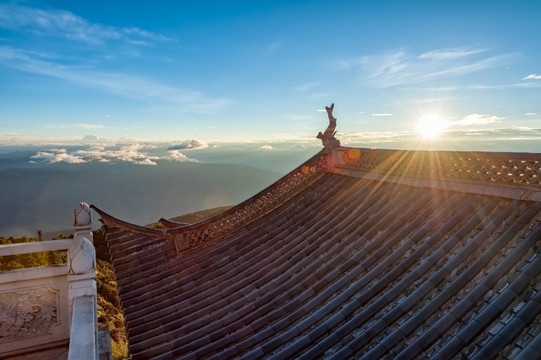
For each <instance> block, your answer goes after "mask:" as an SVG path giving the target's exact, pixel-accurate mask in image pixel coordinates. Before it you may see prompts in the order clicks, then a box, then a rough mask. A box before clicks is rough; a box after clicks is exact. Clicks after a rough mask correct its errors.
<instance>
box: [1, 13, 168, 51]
mask: <svg viewBox="0 0 541 360" xmlns="http://www.w3.org/2000/svg"><path fill="white" fill-rule="evenodd" d="M0 27H2V28H4V29H9V30H16V31H26V32H29V33H32V34H34V35H38V36H52V37H63V38H66V39H69V40H73V41H77V42H83V43H86V44H90V45H101V44H104V43H105V42H107V41H111V40H124V41H126V42H129V43H132V44H143V45H145V44H146V41H147V40H151V41H162V42H163V41H171V39H169V38H167V37H166V36H164V35H161V34H155V33H152V32H149V31H146V30H142V29H139V28H136V27H133V26H132V27H129V28H117V27H113V26H108V25H102V24H96V23H90V22H88V21H87V20H85V19H83V18H81V17H80V16H77V15H75V14H73V13H72V12H69V11H64V10H56V9H47V10H44V9H38V8H32V7H28V6H23V5H17V4H0Z"/></svg>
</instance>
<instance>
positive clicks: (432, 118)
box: [415, 114, 449, 139]
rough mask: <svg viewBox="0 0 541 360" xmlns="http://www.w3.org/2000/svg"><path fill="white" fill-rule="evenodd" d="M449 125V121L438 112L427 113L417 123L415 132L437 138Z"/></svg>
mask: <svg viewBox="0 0 541 360" xmlns="http://www.w3.org/2000/svg"><path fill="white" fill-rule="evenodd" d="M448 127H449V121H447V120H446V119H445V118H443V117H442V116H440V115H438V114H427V115H424V116H423V117H421V118H420V119H419V120H418V121H417V123H416V124H415V132H416V133H417V134H419V135H421V136H422V137H424V138H428V139H435V138H437V137H439V136H441V135H442V134H443V133H444V132H445V131H446V130H447V128H448Z"/></svg>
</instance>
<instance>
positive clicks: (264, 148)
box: [258, 145, 273, 150]
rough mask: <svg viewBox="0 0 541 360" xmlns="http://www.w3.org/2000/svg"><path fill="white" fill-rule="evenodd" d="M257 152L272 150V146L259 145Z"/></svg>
mask: <svg viewBox="0 0 541 360" xmlns="http://www.w3.org/2000/svg"><path fill="white" fill-rule="evenodd" d="M258 149H259V150H272V149H273V148H272V146H271V145H261V146H260V147H259V148H258Z"/></svg>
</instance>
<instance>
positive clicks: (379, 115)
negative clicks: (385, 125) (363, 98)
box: [371, 113, 393, 117]
mask: <svg viewBox="0 0 541 360" xmlns="http://www.w3.org/2000/svg"><path fill="white" fill-rule="evenodd" d="M371 115H372V116H375V117H386V116H393V114H390V113H376V114H371Z"/></svg>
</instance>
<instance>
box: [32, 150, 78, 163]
mask: <svg viewBox="0 0 541 360" xmlns="http://www.w3.org/2000/svg"><path fill="white" fill-rule="evenodd" d="M30 158H31V159H34V160H43V161H46V162H48V163H50V164H54V163H59V162H65V163H68V164H81V163H85V162H86V161H85V160H84V159H83V158H82V157H80V156H77V155H72V154H68V153H67V151H66V149H51V150H49V151H39V152H38V153H37V154H36V155H33V156H31V157H30Z"/></svg>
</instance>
